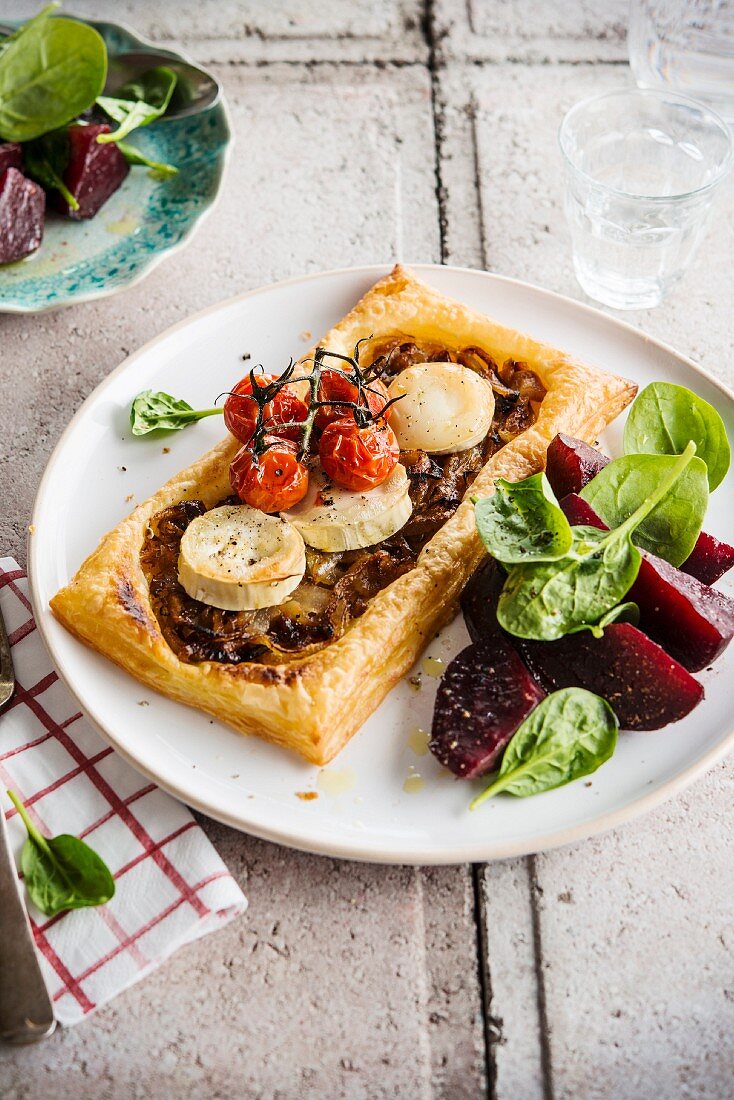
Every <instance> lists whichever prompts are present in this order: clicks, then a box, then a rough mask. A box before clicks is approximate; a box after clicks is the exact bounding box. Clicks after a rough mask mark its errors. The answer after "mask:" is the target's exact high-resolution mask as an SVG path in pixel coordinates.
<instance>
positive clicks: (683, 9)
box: [627, 0, 734, 123]
mask: <svg viewBox="0 0 734 1100" xmlns="http://www.w3.org/2000/svg"><path fill="white" fill-rule="evenodd" d="M627 46H628V49H629V59H630V66H631V68H632V72H633V73H634V76H635V80H636V81H637V83H638V84H639V85H640V87H641V88H661V87H663V88H666V87H667V88H669V89H670V90H671V91H677V92H682V93H684V94H685V95H690V96H693V97H694V99H699V100H701V101H702V102H703V103H706V104H708V106H709V107H713V108H714V110H716V111H718V113H719V114H720V115H722V116H723V117H724V118H725V119H726V121H727V122H729V123H734V0H632V2H631V4H630V19H629V33H628V35H627Z"/></svg>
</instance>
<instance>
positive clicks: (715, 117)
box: [558, 87, 734, 203]
mask: <svg viewBox="0 0 734 1100" xmlns="http://www.w3.org/2000/svg"><path fill="white" fill-rule="evenodd" d="M623 95H626V96H639V97H640V98H641V99H657V100H662V99H672V100H675V101H676V102H677V103H681V104H684V105H686V106H690V107H695V108H696V110H698V111H700V112H701V113H702V114H704V115H706V116H708V118H709V119H711V120H712V121H713V122H715V123H716V125H717V126H718V128H719V129H720V130H721V132H722V134H723V135H724V137H725V139H726V142H727V146H728V149H727V153H726V156H725V158H724V161H723V163H722V165H721V167H720V168H719V171H718V172H717V174H716V176H715V177H714V178H713V179H711V180H709V181H708V182H707V183H704V184H702V185H701V186H700V187H694V188H693V189H692V190H690V191H678V192H675V193H674V194H672V195H638V194H636V193H635V192H634V191H623V190H622V189H621V188H619V187H612V186H610V184H608V183H602V182H601V181H600V180H597V179H595V178H594V176H592V175H591V174H590V173H589V172H587V171H585V170H584V169H583V168H579V166H578V165H577V164H574V162H573V161H572V159H571V157H570V155H569V153H568V151H567V149H566V147H565V145H564V132H565V130H566V129H567V126H568V123H569V120H572V118H573V116H574V115H576V114H580V113H581V111H582V109H583V108H584V107H588V106H590V104H592V103H598V102H601V101H602V100H604V99H616V98H618V97H620V96H623ZM558 145H559V148H560V150H561V154H562V156H563V159H564V161H565V163H566V166H567V167H568V168H570V169H571V170H572V171H573V172H575V173H577V175H579V176H582V177H583V178H584V179H585V180H588V182H589V183H591V184H593V185H594V187H598V188H600V189H601V190H603V191H606V192H608V193H609V194H610V195H616V196H617V197H618V198H623V199H629V200H632V201H634V202H646V203H663V202H679V201H681V200H682V199H690V198H693V197H694V196H695V195H703V194H705V193H706V192H707V191H711V190H713V189H714V188H715V187H718V186H719V184H720V183H721V182H722V181H723V180H724V179H725V178H726V176H727V175H728V173H729V171H730V170H731V168H732V164H733V163H734V140H733V139H732V132H731V130H730V129H729V126H728V124H727V123H726V122H725V121H724V119H723V118H722V117H721V115H719V114H717V112H716V111H714V110H712V108H711V107H708V106H707V105H706V104H705V103H701V101H700V100H698V99H694V98H693V97H692V96H687V95H681V93H680V92H668V91H664V90H663V89H662V88H660V89H658V88H637V87H630V88H615V89H612V90H611V91H609V92H596V93H594V95H590V96H587V97H586V98H585V99H581V100H579V102H578V103H574V105H573V107H570V108H569V110H568V111H566V113H565V115H564V116H563V119H562V121H561V125H560V126H559V127H558Z"/></svg>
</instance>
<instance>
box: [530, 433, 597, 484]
mask: <svg viewBox="0 0 734 1100" xmlns="http://www.w3.org/2000/svg"><path fill="white" fill-rule="evenodd" d="M608 462H609V459H608V458H607V456H606V455H605V454H602V453H601V451H597V449H596V448H595V447H590V446H589V444H588V443H584V441H583V440H582V439H574V438H573V436H570V435H563V434H560V435H557V436H555V438H554V439H552V440H551V443H550V446H549V447H548V453H547V456H546V467H545V472H546V476H547V478H548V480H549V481H550V485H551V489H552V490H553V492H554V493H555V494H556V496H557V497H558V499H559V500H560V498H561V497H565V496H568V494H569V493H580V492H581V490H582V489H583V487H584V485H586V484H588V482H590V481H591V479H592V478H593V477H596V475H597V474H598V473H599V471H600V470H603V469H604V467H605V466H606V464H607V463H608Z"/></svg>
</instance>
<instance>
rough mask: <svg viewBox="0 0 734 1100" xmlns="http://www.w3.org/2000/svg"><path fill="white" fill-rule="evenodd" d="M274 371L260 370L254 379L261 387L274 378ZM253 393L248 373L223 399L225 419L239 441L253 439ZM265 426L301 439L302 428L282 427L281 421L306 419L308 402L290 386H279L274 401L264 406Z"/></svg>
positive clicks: (297, 439) (288, 436)
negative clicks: (270, 372) (262, 371)
mask: <svg viewBox="0 0 734 1100" xmlns="http://www.w3.org/2000/svg"><path fill="white" fill-rule="evenodd" d="M276 377H277V375H275V374H257V375H255V380H256V384H257V386H258V388H260V389H262V388H263V387H264V386H267V385H269V384H270V382H273V381H275V379H276ZM251 395H252V382H251V380H250V376H249V374H248V375H246V377H245V378H243V379H241V380H240V381H239V382H238V383H237V385H236V386H235V387H234V389H233V390H232V392H231V393H230V395H229V397H228V398H227V400H226V401H225V402H224V423H225V424H226V426H227V429H228V430H229V431H230V432H231V433H232V435H233V436H234V437H235V438H236V439H239V441H240V443H249V442H250V440H251V439H252V435H253V432H254V431H255V425H256V423H257V401H255V400H254V398H253V397H252V396H251ZM264 412H265V426H266V428H267V429H268V430H269V431H270V430H272V431H275V432H278V434H279V435H282V436H283V437H284V438H286V439H292V440H294V442H296V443H297V442H298V441H299V439H300V434H301V433H300V429H299V428H286V429H285V430H284V431H282V432H281V431H280V429H279V425H281V424H289V423H291V422H296V423H298V424H301V423H303V421H304V420H305V419H306V417H307V415H308V407H307V405H306V404H305V403H304V402H303V401H301V399H300V397H298V395H297V394H296V393H294V392H293V390H292V389H291V388H290V387H289V386H288V385H284V386H283V387H282V389H279V390H278V392H277V393H276V395H275V397H274V398H273V400H272V401H268V403H267V405H266V406H265V410H264Z"/></svg>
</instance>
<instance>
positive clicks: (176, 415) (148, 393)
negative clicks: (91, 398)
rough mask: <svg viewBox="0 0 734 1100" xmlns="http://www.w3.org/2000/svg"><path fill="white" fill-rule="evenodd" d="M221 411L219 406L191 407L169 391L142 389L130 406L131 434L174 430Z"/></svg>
mask: <svg viewBox="0 0 734 1100" xmlns="http://www.w3.org/2000/svg"><path fill="white" fill-rule="evenodd" d="M223 411H224V410H223V409H221V408H213V409H199V410H197V409H193V408H192V407H191V405H189V403H188V402H187V401H182V400H181V399H180V398H177V397H171V395H170V393H163V392H162V391H158V392H157V393H156V392H154V391H153V390H143V392H142V393H139V394H138V396H137V397H136V398H135V400H134V401H133V403H132V405H131V407H130V427H131V428H132V433H133V435H147V433H148V432H153V431H155V430H156V429H162V430H163V431H166V432H176V431H180V430H181V428H185V427H186V426H187V425H188V424H194V423H195V422H196V421H197V420H203V419H204V417H205V416H216V415H217V414H219V415H220V416H221V414H222V413H223Z"/></svg>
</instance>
